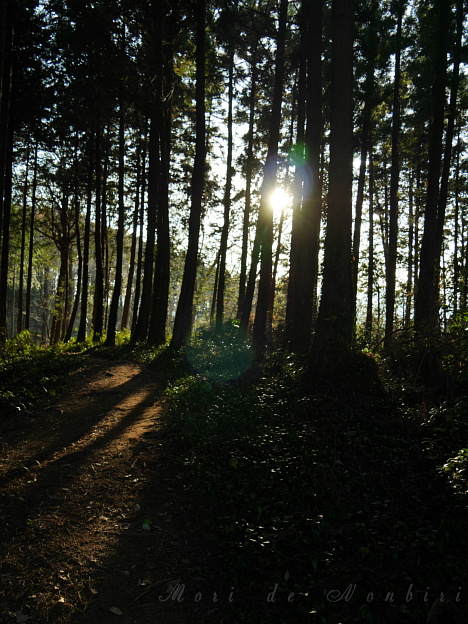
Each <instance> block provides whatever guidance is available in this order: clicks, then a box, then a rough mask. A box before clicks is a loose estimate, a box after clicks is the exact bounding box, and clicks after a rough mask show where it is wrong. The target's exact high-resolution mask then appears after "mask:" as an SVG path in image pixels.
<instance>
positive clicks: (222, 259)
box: [216, 48, 234, 331]
mask: <svg viewBox="0 0 468 624" xmlns="http://www.w3.org/2000/svg"><path fill="white" fill-rule="evenodd" d="M228 71H229V87H228V120H227V125H228V139H227V140H228V144H227V159H226V188H225V191H224V201H223V203H224V217H223V228H222V231H221V244H220V248H219V278H218V297H217V305H216V328H217V330H218V331H219V330H221V328H222V326H223V320H224V294H225V292H224V291H225V286H226V255H227V244H228V234H229V220H230V214H231V189H232V173H233V170H232V147H233V138H232V123H233V120H232V105H233V99H234V48H231V50H230V52H229V70H228Z"/></svg>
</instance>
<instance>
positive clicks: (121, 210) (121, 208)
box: [105, 87, 125, 346]
mask: <svg viewBox="0 0 468 624" xmlns="http://www.w3.org/2000/svg"><path fill="white" fill-rule="evenodd" d="M119 99H120V111H119V166H118V176H119V179H118V219H117V235H116V246H117V249H116V253H117V257H116V262H115V280H114V290H113V292H112V300H111V304H110V309H109V321H108V324H107V336H106V342H105V344H106V345H107V346H114V345H115V337H116V328H117V315H118V312H119V302H120V294H121V292H122V269H123V247H124V230H125V200H124V179H125V108H124V104H123V88H122V87H121V89H120V98H119Z"/></svg>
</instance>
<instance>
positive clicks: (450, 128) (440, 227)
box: [434, 0, 464, 310]
mask: <svg viewBox="0 0 468 624" xmlns="http://www.w3.org/2000/svg"><path fill="white" fill-rule="evenodd" d="M456 6H457V19H456V21H457V31H456V42H455V51H454V55H453V72H452V81H451V86H450V102H449V110H448V119H447V130H446V133H445V151H444V159H443V165H442V175H441V179H440V191H439V202H438V206H437V240H436V248H437V254H438V256H439V257H440V256H441V254H442V255H443V249H442V248H443V238H444V226H445V212H446V207H447V196H448V186H449V177H450V168H451V164H452V154H453V136H454V132H455V121H456V117H457V99H458V88H459V82H460V62H461V51H462V36H463V20H464V11H463V0H457V2H456ZM442 260H443V258H442ZM438 276H439V262H437V264H436V267H435V280H434V281H435V291H436V288H437V284H438V282H439V279H438ZM444 284H445V281H444ZM444 310H445V306H444Z"/></svg>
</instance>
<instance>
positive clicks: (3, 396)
mask: <svg viewBox="0 0 468 624" xmlns="http://www.w3.org/2000/svg"><path fill="white" fill-rule="evenodd" d="M74 351H75V353H74ZM83 365H84V361H83V359H82V358H81V357H80V353H79V352H76V347H73V346H71V345H56V346H53V347H41V346H37V345H36V344H34V342H33V340H32V339H31V337H30V335H29V333H28V332H22V333H21V334H19V335H18V336H16V337H15V338H14V339H12V340H8V341H7V344H6V346H5V348H4V349H3V350H2V351H1V352H0V412H1V413H2V415H6V414H14V413H17V412H18V411H24V410H28V409H30V408H31V407H32V406H33V405H34V404H35V403H36V402H37V401H39V400H40V399H43V398H46V397H51V396H54V395H55V393H56V391H57V386H58V385H59V384H61V383H62V382H63V381H64V380H65V379H66V378H67V377H68V375H69V374H71V373H72V372H74V371H75V370H76V369H77V368H78V367H80V366H83Z"/></svg>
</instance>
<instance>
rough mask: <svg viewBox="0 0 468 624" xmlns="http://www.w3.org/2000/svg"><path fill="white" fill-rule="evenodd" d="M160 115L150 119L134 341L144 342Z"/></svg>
mask: <svg viewBox="0 0 468 624" xmlns="http://www.w3.org/2000/svg"><path fill="white" fill-rule="evenodd" d="M159 122H160V118H159V114H158V113H157V112H156V111H154V112H153V114H152V117H151V119H150V133H149V134H150V137H149V153H148V158H149V163H148V203H147V229H146V246H145V259H144V267H143V279H142V290H141V301H140V310H139V313H138V320H137V323H136V325H135V330H134V334H133V340H135V341H137V342H144V341H145V340H146V338H147V335H148V327H149V320H150V314H151V295H152V291H153V272H154V247H155V230H156V213H157V201H158V187H159V183H158V177H159V168H160V161H159Z"/></svg>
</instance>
